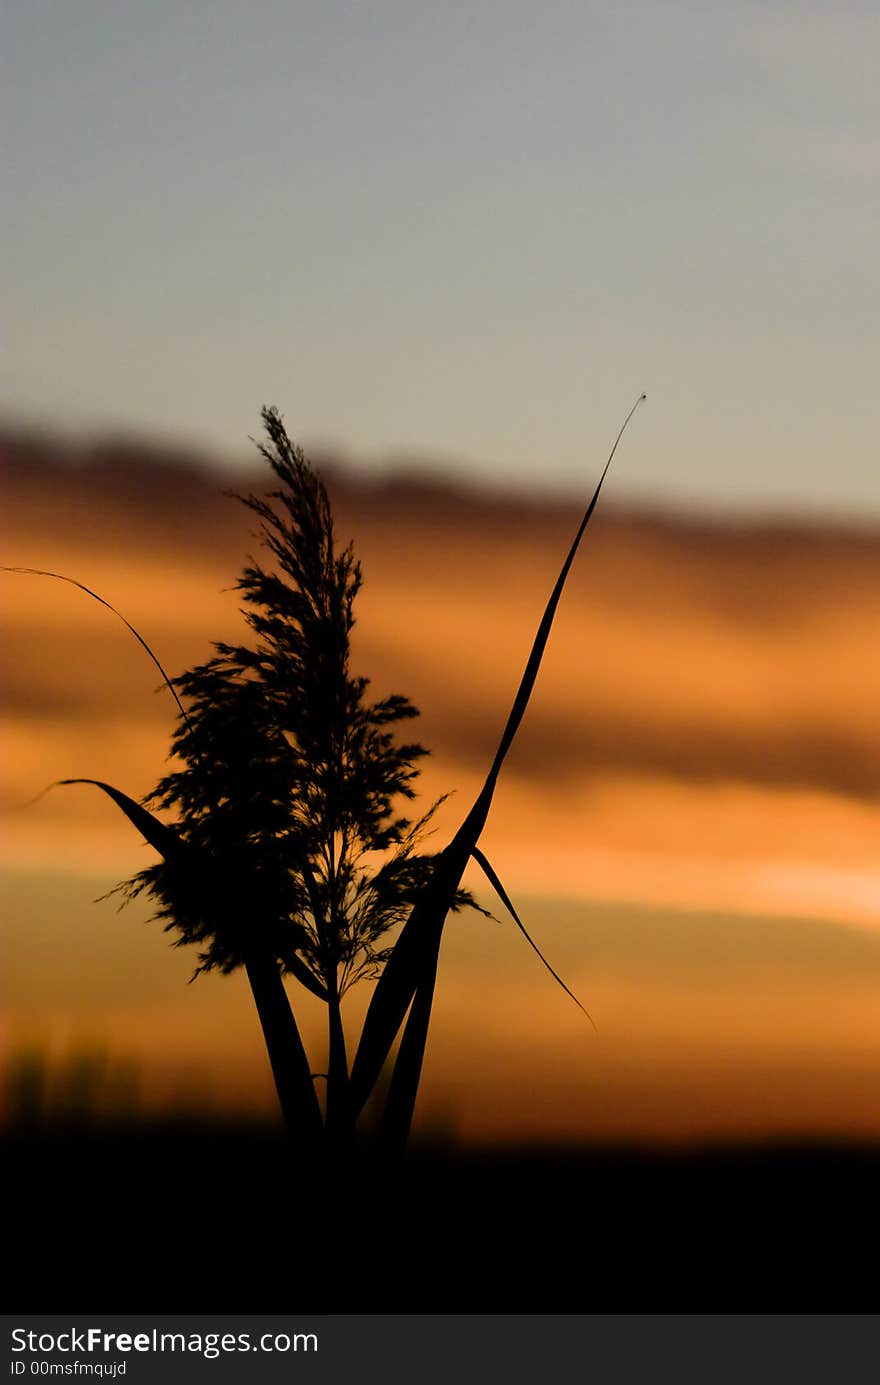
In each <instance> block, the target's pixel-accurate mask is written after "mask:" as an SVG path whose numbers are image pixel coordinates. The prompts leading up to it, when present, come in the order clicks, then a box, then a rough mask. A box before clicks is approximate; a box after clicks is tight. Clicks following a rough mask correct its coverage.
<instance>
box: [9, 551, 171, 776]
mask: <svg viewBox="0 0 880 1385" xmlns="http://www.w3.org/2000/svg"><path fill="white" fill-rule="evenodd" d="M0 572H17V573H20V574H21V575H23V576H25V577H54V578H55V580H56V581H58V582H67V583H68V585H69V586H71V587H76V588H77V589H78V590H79V591H81V592H85V594H86V596H90V597H91V598H92V600H93V601H97V602H98V604H99V605H100V606H104V607H106V609H107V610H108V611H112V613H113V615H114V616H116V618H117V619H118V620H121V621H122V624H123V625H124V626H125V628H126V629H127V630H130V631H131V633H132V634H133V635H134V637H135V639H136V640H137V642H138V644H139V645H140V646H141V647H142V648H143V649H144V650H146V652H147V654H148V655H149V656H150V658H151V659H152V661H153V663H154V664H155V665H156V668H157V669H158V670H159V672H160V674H161V675H162V682H163V683H164V684H165V686H166V688H167V689H168V691H169V692H170V694H171V696H172V697H173V698H174V701H175V702H176V703H177V710H178V711H179V712H180V715H181V716H182V717H183V721H184V725H185V726H186V729H187V731H189V732H190V734H192V727H191V726H190V724H189V718H188V717H187V715H186V712H185V711H184V709H183V703H182V702H181V700H180V698H179V697H178V696H177V692H176V690H175V687H174V684H173V683H172V681H171V679H170V678H169V677H168V674H167V673H166V672H165V670H164V668H163V667H162V665H161V663H160V662H159V658H158V656H157V655H156V654H155V653H154V652H153V650H152V649H151V648H150V646H149V645H148V644H147V642H146V640H145V639H144V637H143V635H142V634H141V633H140V632H139V631H138V630H136V629H135V628H134V626H133V625H132V623H131V621H130V620H126V618H125V616H124V615H123V614H122V612H121V611H118V610H117V609H116V607H115V606H111V604H110V602H109V601H105V599H104V597H103V596H101V595H99V593H98V592H96V591H92V589H91V587H87V586H86V585H85V583H84V582H78V581H77V580H76V578H75V577H68V576H66V574H65V573H63V572H47V571H46V569H45V568H41V567H6V566H0ZM90 782H92V783H94V782H95V781H94V780H92V781H90Z"/></svg>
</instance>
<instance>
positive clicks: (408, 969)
mask: <svg viewBox="0 0 880 1385" xmlns="http://www.w3.org/2000/svg"><path fill="white" fill-rule="evenodd" d="M645 397H646V396H645V395H644V394H640V395H639V397H638V399H637V400H636V402H635V403H634V404H633V406H632V408H631V409H630V411H629V413H628V414H627V416H626V418H625V419H624V421H623V425H622V426H621V429H620V431H619V433H618V434H617V437H616V438H615V440H614V445H613V447H612V448H611V451H610V453H609V454H608V460H607V461H606V463H605V466H604V467H603V469H602V474H601V475H600V477H599V481H598V484H597V486H596V488H595V490H594V491H593V494H592V497H591V499H590V501H589V504H588V505H587V508H586V511H585V513H584V516H583V519H582V520H581V522H580V525H579V527H578V530H577V533H576V534H575V537H574V540H573V542H572V544H571V547H570V548H569V551H568V553H567V555H566V558H565V561H564V562H563V564H562V568H561V570H560V573H559V576H558V578H557V580H556V584H555V586H554V587H553V590H552V591H551V593H550V597H549V599H548V601H547V605H546V607H545V610H544V614H543V616H542V618H541V621H540V623H539V625H538V629H537V632H536V634H535V638H534V641H533V643H532V648H531V651H530V653H529V657H528V660H527V662H526V667H525V670H524V672H523V675H522V678H521V680H520V684H519V687H518V689H517V693H516V697H515V698H514V701H513V706H512V707H511V711H510V715H509V716H508V719H507V723H506V725H505V727H504V731H503V733H502V736H501V740H500V742H499V745H498V749H497V751H496V753H495V758H494V760H493V761H492V765H491V768H490V770H489V773H488V774H487V776H486V780H485V783H484V784H483V787H482V789H481V791H480V793H479V795H478V796H477V799H476V802H475V803H474V805H473V807H472V808H471V810H470V812H469V813H468V815H467V817H466V818H465V820H464V822H463V823H462V825H461V827H460V828H459V829H458V832H457V833H456V834H455V836H454V837H453V839H452V841H451V842H450V844H449V846H448V847H447V848H446V850H445V851H443V852H441V854H440V857H439V858H438V861H437V865H436V867H435V870H434V874H433V875H432V877H431V879H430V880H429V881H428V882H427V884H426V885H425V887H424V888H423V890H422V894H421V897H420V898H419V899H418V900H417V901H416V903H415V905H414V906H413V909H412V912H411V913H410V916H409V918H408V919H407V921H406V923H405V924H404V927H403V931H402V932H401V934H400V937H399V938H398V940H397V943H396V944H395V947H394V951H393V952H392V954H391V956H390V957H389V959H388V961H387V963H386V964H385V968H384V970H383V972H382V975H381V976H380V977H379V980H378V981H377V983H376V989H375V991H374V992H373V997H372V1000H371V1001H370V1005H369V1008H368V1010H367V1014H366V1017H365V1020H364V1027H363V1030H362V1031H361V1039H360V1043H359V1044H358V1049H357V1053H356V1054H355V1059H354V1063H353V1064H352V1070H351V1090H352V1100H353V1103H354V1106H355V1110H356V1111H360V1110H361V1109H362V1107H363V1105H364V1102H365V1101H366V1100H367V1098H368V1097H369V1095H370V1092H371V1091H372V1089H373V1086H374V1085H375V1083H376V1080H377V1079H378V1076H379V1073H380V1072H381V1070H382V1067H383V1065H384V1063H385V1060H386V1058H387V1056H388V1054H389V1052H390V1050H391V1045H392V1044H393V1043H394V1039H395V1036H396V1034H397V1032H398V1030H399V1029H400V1026H401V1024H402V1023H403V1019H404V1016H405V1015H406V1012H407V1010H408V1009H409V1007H410V1005H411V1004H412V1002H413V997H414V996H415V994H416V991H417V989H418V988H419V987H420V986H421V985H422V984H423V983H424V985H425V986H426V987H429V988H430V990H431V991H432V990H433V985H434V974H435V963H434V960H433V959H434V953H435V950H436V949H437V948H439V942H440V937H441V936H442V932H443V925H444V923H445V921H446V916H447V914H448V913H449V910H450V908H451V906H452V900H453V898H454V895H455V891H456V890H457V888H458V886H459V883H460V881H461V877H462V875H463V874H464V868H465V866H466V864H467V861H468V858H469V856H470V855H471V853H472V851H473V848H474V847H475V846H476V844H477V841H478V840H479V837H480V833H481V832H482V830H483V827H484V826H485V824H486V818H487V817H488V814H489V809H490V807H491V805H492V798H493V795H494V792H495V785H496V783H497V780H498V776H499V774H500V772H501V767H502V765H503V763H504V760H505V758H506V756H507V754H508V751H509V750H510V747H511V745H512V744H513V740H514V737H515V736H516V733H517V731H518V729H519V726H520V723H521V722H522V719H523V716H524V715H525V711H526V708H527V706H528V703H529V699H530V697H531V694H532V690H533V688H534V686H535V680H536V679H537V676H538V670H539V669H540V667H541V660H542V658H543V655H544V650H545V648H546V645H547V640H548V638H549V635H550V630H551V627H552V625H553V619H554V616H555V614H556V608H557V606H558V605H559V599H560V597H561V595H562V590H563V588H564V586H565V581H566V578H567V577H568V574H569V571H570V569H571V565H572V563H573V562H574V559H575V555H576V553H577V551H578V548H579V546H580V542H581V539H582V538H583V536H584V533H585V531H586V528H587V525H588V524H589V522H590V520H591V519H592V517H593V512H594V511H595V509H596V505H597V504H598V501H599V496H600V494H601V491H602V486H603V483H604V481H605V477H606V476H607V474H608V470H609V468H610V466H611V463H612V461H613V460H614V456H615V453H616V452H617V448H618V446H619V444H620V440H621V438H622V437H623V434H624V432H625V430H626V427H627V424H628V423H629V421H630V419H631V418H632V416H633V414H634V413H635V411H636V409H637V408H638V407H639V405H640V404H641V402H642V400H643V399H645ZM422 1005H423V1009H424V1010H426V1012H427V1014H428V1015H430V1005H431V999H430V995H428V996H427V997H423V999H422ZM424 1034H425V1037H426V1036H427V1029H426V1028H425V1031H424ZM414 1042H415V1039H414ZM408 1067H409V1070H410V1071H411V1072H415V1071H417V1070H420V1067H421V1060H419V1062H418V1063H416V1062H414V1061H412V1060H410V1061H409V1062H408ZM410 1096H411V1098H412V1099H411V1100H410ZM401 1102H402V1104H404V1105H406V1106H409V1107H410V1109H411V1108H412V1106H413V1105H414V1102H415V1093H414V1092H413V1093H411V1094H407V1096H406V1100H405V1102H404V1099H403V1098H402V1097H401Z"/></svg>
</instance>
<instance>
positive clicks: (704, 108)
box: [0, 0, 880, 515]
mask: <svg viewBox="0 0 880 1385" xmlns="http://www.w3.org/2000/svg"><path fill="white" fill-rule="evenodd" d="M4 28H5V31H6V38H5V45H4V46H5V49H6V59H5V62H6V74H5V78H4V87H5V96H4V98H3V99H4V103H5V105H6V107H7V112H6V118H5V128H6V130H7V132H8V159H7V165H8V167H7V175H6V198H5V201H6V214H5V223H6V227H5V239H6V246H7V248H6V252H5V255H4V259H5V266H6V277H7V279H8V283H7V286H6V288H5V291H4V296H5V299H6V302H7V311H8V312H9V315H10V318H11V322H12V330H11V333H10V337H9V344H10V350H9V357H10V359H9V362H8V364H7V368H6V370H5V381H4V384H3V393H2V398H0V405H2V410H3V414H4V416H5V417H6V418H7V419H11V420H14V421H19V422H40V423H46V424H49V425H51V427H52V428H56V429H58V430H61V431H65V432H67V431H86V432H92V431H102V430H107V429H119V428H125V429H131V430H136V431H138V432H146V433H148V434H151V435H157V436H160V437H161V436H167V437H173V438H175V439H183V440H184V441H190V442H193V443H196V444H198V445H202V446H205V447H208V448H211V449H217V450H219V451H220V452H221V453H222V454H224V455H226V456H240V455H242V453H243V452H244V451H245V449H246V448H247V442H246V437H247V434H248V433H250V432H255V431H256V429H257V426H258V419H257V412H258V409H259V406H260V404H261V403H263V402H264V401H271V402H275V403H277V404H278V405H279V407H281V408H282V410H283V411H284V413H285V416H286V419H287V422H288V425H289V427H290V430H291V431H292V432H293V433H294V434H295V436H297V437H298V438H299V439H300V440H302V441H304V442H306V443H307V444H311V445H315V444H323V445H326V444H332V445H335V446H338V447H340V448H342V449H344V450H346V451H347V452H349V453H350V454H351V455H352V456H353V457H354V459H355V460H356V461H357V462H358V464H360V465H363V466H368V465H371V464H373V463H376V462H378V461H379V460H380V459H386V458H387V457H388V456H394V455H409V456H411V455H415V456H416V457H418V458H421V459H423V460H424V461H425V463H426V464H428V463H430V462H448V463H449V464H450V466H451V467H452V468H453V469H456V470H460V471H461V472H474V473H477V474H479V475H480V476H486V477H495V478H498V479H501V480H509V481H510V482H511V483H515V484H529V485H531V484H538V483H540V484H541V485H544V486H548V485H549V486H552V487H554V488H555V487H561V488H564V489H566V490H568V489H571V488H573V487H574V488H582V487H583V484H584V480H585V477H588V476H592V475H593V474H594V473H595V469H596V466H597V464H598V462H600V461H601V458H602V455H603V454H604V453H605V452H606V451H607V448H608V445H609V444H610V441H611V440H612V438H613V436H614V433H615V432H616V430H617V427H618V425H619V423H620V421H621V420H622V418H623V416H624V415H625V413H626V411H627V409H628V408H629V405H630V403H631V402H632V400H633V399H634V397H635V396H636V394H637V393H638V392H639V391H640V390H642V389H644V390H646V391H647V392H648V395H649V401H648V406H647V409H646V410H645V411H644V412H643V414H642V415H641V417H640V418H639V419H638V423H637V429H636V430H634V433H633V436H632V438H631V439H630V440H629V441H628V444H627V450H626V453H625V461H624V465H623V466H621V468H620V470H619V472H618V475H617V477H616V478H615V480H616V486H617V492H618V494H620V495H626V494H634V495H640V496H644V495H649V496H653V497H662V498H665V499H667V500H668V501H670V502H673V503H681V502H685V503H691V504H700V505H706V504H709V505H713V506H716V507H717V506H721V507H730V506H734V505H736V506H739V505H748V506H759V507H779V506H785V507H794V508H798V509H804V508H808V509H809V508H817V507H822V506H826V505H829V504H831V505H833V506H834V507H836V508H842V509H845V510H849V511H855V512H857V513H873V514H874V515H880V465H878V441H877V440H878V437H880V403H878V401H880V390H878V386H877V373H878V364H880V359H878V357H880V352H878V307H880V303H878V298H880V293H878V254H877V245H878V244H880V234H878V232H880V95H878V90H880V84H878V83H877V82H876V73H877V70H878V66H880V63H878V59H880V10H878V8H877V7H876V5H874V4H873V3H872V4H845V3H839V4H836V5H833V6H832V5H829V4H815V3H810V0H801V3H798V4H791V3H784V2H783V3H773V4H769V3H767V4H759V3H744V2H743V0H731V2H730V3H726V4H720V3H719V4H716V3H710V2H708V0H703V3H696V0H655V3H650V4H645V3H628V2H627V0H623V2H622V3H621V2H620V0H618V3H614V4H612V3H606V0H597V2H596V3H589V0H580V3H577V4H568V3H553V2H552V0H551V3H549V4H544V5H540V6H539V5H538V4H536V3H529V4H527V3H524V0H508V3H504V4H502V3H480V0H471V3H469V4H467V5H462V4H457V3H446V4H444V5H438V4H436V3H434V4H426V3H423V0H409V3H395V2H394V0H377V3H374V4H367V3H360V4H353V3H342V0H321V3H302V2H300V3H296V2H291V0H288V3H281V0H249V3H247V4H246V3H244V0H211V3H208V2H207V0H192V2H191V3H187V0H140V2H139V3H133V2H132V0H130V2H129V3H125V2H124V0H115V3H106V2H99V0H65V2H64V3H61V0H52V2H51V3H50V2H48V0H7V5H6V19H5V21H4Z"/></svg>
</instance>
